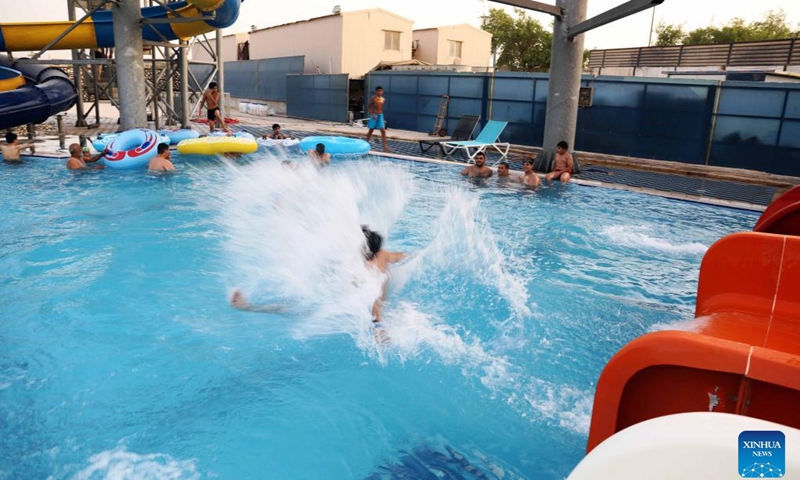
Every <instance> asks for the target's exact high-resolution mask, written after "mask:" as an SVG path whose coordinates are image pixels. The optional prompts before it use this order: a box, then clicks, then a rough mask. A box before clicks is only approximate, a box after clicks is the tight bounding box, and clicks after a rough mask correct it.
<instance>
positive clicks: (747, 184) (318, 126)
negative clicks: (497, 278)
mask: <svg viewBox="0 0 800 480" xmlns="http://www.w3.org/2000/svg"><path fill="white" fill-rule="evenodd" d="M112 112H113V116H111V115H109V116H103V117H101V118H102V120H101V124H100V126H99V127H97V128H94V129H87V128H78V127H73V126H72V125H74V124H75V120H76V116H75V115H74V113H68V114H67V115H65V117H64V125H65V126H66V132H67V144H69V143H71V142H73V141H76V137H78V136H79V135H84V136H87V137H94V136H96V135H97V134H98V133H104V132H113V131H116V130H117V128H118V125H117V122H116V110H114V109H113V108H111V107H108V113H109V114H111V113H112ZM102 113H105V112H102ZM232 116H233V118H234V119H236V120H238V121H239V123H237V124H234V125H232V127H233V128H234V130H244V131H248V132H250V133H253V134H254V135H263V134H266V133H269V132H271V128H270V127H271V125H272V124H273V123H279V124H280V125H281V126H282V129H283V130H284V131H285V132H286V133H291V134H292V135H295V136H298V137H304V136H308V135H342V136H348V137H360V138H363V137H364V136H365V135H366V133H367V129H366V128H364V127H360V126H353V125H349V124H344V123H336V122H328V121H318V120H307V119H296V118H289V117H282V116H273V117H258V116H254V115H249V114H246V113H241V112H235V113H234V114H233V115H232ZM192 126H193V128H195V129H196V130H198V131H200V132H201V133H207V132H208V127H207V126H206V125H205V124H203V123H192ZM375 133H376V135H373V140H372V146H373V151H372V153H373V154H375V155H379V156H381V155H388V156H392V157H397V158H404V159H409V160H424V161H433V162H443V163H447V164H461V165H463V164H464V161H463V160H462V159H460V158H447V157H445V156H443V155H442V154H441V152H440V151H439V149H438V148H436V147H434V148H431V149H430V150H429V151H428V152H422V151H421V149H420V146H419V141H420V140H428V141H430V140H438V139H439V138H438V137H432V136H429V135H428V134H426V133H421V132H413V131H408V130H398V129H389V130H387V139H388V143H389V148H390V149H391V150H392V153H391V154H384V153H383V152H382V151H381V145H380V132H375ZM20 137H21V138H22V137H23V136H22V135H21V136H20ZM44 138H45V139H47V140H48V141H46V142H44V143H43V145H42V148H39V149H37V154H39V153H42V154H53V155H59V156H64V155H65V154H64V152H63V151H57V145H58V144H57V142H55V140H57V138H56V137H55V136H52V135H50V136H46V137H44ZM539 152H541V148H536V147H529V146H522V145H512V148H511V152H510V153H509V155H508V162H509V164H510V166H511V169H512V170H521V163H522V160H523V159H524V158H528V157H535V156H536V155H537V154H538V153H539ZM575 155H576V158H577V159H578V160H579V162H580V168H581V173H579V174H577V175H575V176H574V177H573V182H574V183H576V184H581V185H589V186H598V187H606V188H619V189H625V190H631V191H637V192H642V193H647V194H653V195H659V196H664V197H669V198H675V199H679V200H687V201H694V202H702V203H709V204H714V205H720V206H728V207H733V208H741V209H747V210H756V211H763V210H764V209H765V208H766V207H767V205H769V203H770V202H771V201H772V200H773V199H774V198H775V197H776V196H778V195H780V194H781V193H783V192H784V191H786V190H787V189H789V188H791V187H793V186H795V185H798V184H800V177H790V176H782V175H773V174H769V173H764V172H756V171H750V170H743V169H733V168H722V167H709V166H705V165H693V164H684V163H680V162H668V161H660V160H650V159H642V158H633V157H622V156H616V155H606V154H599V153H592V152H580V151H578V152H575ZM497 159H498V155H497V154H490V155H489V159H488V164H489V165H491V164H493V163H494V162H495V161H496V160H497Z"/></svg>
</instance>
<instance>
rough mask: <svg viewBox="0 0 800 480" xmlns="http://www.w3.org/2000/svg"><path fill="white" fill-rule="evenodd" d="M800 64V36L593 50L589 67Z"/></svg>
mask: <svg viewBox="0 0 800 480" xmlns="http://www.w3.org/2000/svg"><path fill="white" fill-rule="evenodd" d="M774 65H783V66H789V65H800V38H787V39H784V40H768V41H759V42H740V43H718V44H714V45H676V46H672V47H640V48H616V49H611V50H592V51H591V52H590V56H589V68H607V67H635V68H636V67H710V66H726V67H727V66H732V67H757V66H774Z"/></svg>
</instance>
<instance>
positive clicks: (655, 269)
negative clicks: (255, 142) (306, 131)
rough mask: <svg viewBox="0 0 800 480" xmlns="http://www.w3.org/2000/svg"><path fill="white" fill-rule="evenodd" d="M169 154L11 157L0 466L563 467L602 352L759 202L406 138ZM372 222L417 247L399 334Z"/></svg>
mask: <svg viewBox="0 0 800 480" xmlns="http://www.w3.org/2000/svg"><path fill="white" fill-rule="evenodd" d="M173 158H174V160H175V162H176V165H177V166H178V168H179V169H180V170H181V171H180V172H179V173H178V174H175V175H150V174H145V173H143V172H122V171H111V170H104V171H94V172H77V173H75V172H68V171H66V169H65V168H64V165H63V161H55V160H48V159H43V158H33V159H30V158H29V160H28V161H27V162H26V163H25V165H22V166H11V165H0V202H2V204H3V206H4V208H3V213H2V214H0V226H1V227H2V228H0V272H2V280H1V281H0V298H1V299H2V320H1V321H2V324H1V325H2V326H1V327H0V479H16V478H68V479H99V478H158V479H162V478H163V479H167V478H169V479H176V478H181V479H200V478H223V479H260V478H270V479H321V478H326V479H350V478H356V479H384V478H397V479H421V478H463V479H478V478H480V479H485V478H498V479H499V478H502V479H516V478H529V479H545V480H547V479H563V478H564V477H565V476H566V475H568V474H569V472H570V471H571V469H572V468H573V467H574V466H575V464H577V462H578V461H579V460H580V459H581V458H582V456H583V453H584V449H585V444H586V438H587V433H588V427H589V420H590V415H591V406H592V398H593V393H594V386H595V381H596V379H597V377H598V375H599V374H600V371H601V370H602V368H603V365H604V364H605V362H606V361H607V360H608V359H609V358H610V357H611V356H612V355H613V354H614V353H615V352H616V351H617V350H618V349H619V348H621V347H622V346H623V345H624V344H625V343H626V342H628V341H629V340H631V339H633V338H635V337H637V336H638V335H641V334H643V333H645V332H647V331H650V330H653V329H658V328H678V327H680V326H681V325H682V324H681V323H680V322H681V321H683V320H686V319H690V318H692V317H693V309H694V301H695V291H696V287H697V274H698V268H699V265H700V261H701V259H702V256H703V254H704V252H705V250H706V249H707V248H708V247H709V246H710V245H711V244H712V243H713V242H714V241H716V240H717V239H718V238H720V237H721V236H723V235H726V234H728V233H731V232H735V231H741V230H749V229H751V228H752V226H753V224H754V223H755V221H756V219H757V214H755V213H752V212H745V211H739V210H731V209H724V208H718V207H711V206H706V205H700V204H694V203H688V202H679V201H674V200H669V199H664V198H660V197H655V196H647V195H643V194H637V193H631V192H626V191H620V190H612V189H602V188H592V187H582V186H578V185H574V184H571V185H566V186H564V185H560V184H554V185H552V186H547V187H545V188H542V189H540V190H538V191H530V190H524V189H521V188H519V187H517V186H514V185H508V184H498V183H497V181H496V180H490V181H488V182H484V183H482V184H481V183H473V182H470V181H468V180H464V179H462V178H460V176H459V175H458V171H459V167H449V166H441V165H433V164H426V163H414V162H407V161H390V160H385V159H366V160H351V161H335V162H334V164H333V165H332V166H331V167H329V168H327V169H324V170H322V171H317V170H316V169H314V168H310V167H307V166H306V165H305V164H302V163H296V165H295V166H293V167H292V168H289V167H287V166H283V165H281V164H280V162H279V160H280V159H279V158H275V157H271V156H256V157H254V158H250V159H245V160H239V161H238V162H237V164H231V163H226V162H223V161H221V160H206V161H198V160H196V159H194V160H193V159H181V158H180V156H179V155H173ZM297 165H299V166H297ZM361 224H368V225H369V226H370V227H372V228H374V229H376V230H378V231H379V232H381V233H382V234H383V235H384V236H385V238H386V241H385V247H386V248H388V249H389V250H398V251H405V252H408V253H409V254H410V258H409V259H407V260H406V261H404V262H402V263H400V264H398V265H397V266H396V267H395V268H394V269H393V270H392V275H391V281H390V283H389V293H388V299H387V302H386V304H385V305H384V309H383V313H384V323H385V325H386V330H385V333H386V337H387V338H386V339H385V341H383V342H377V341H376V339H375V337H374V336H373V332H372V329H371V321H370V320H371V319H370V313H369V307H370V305H371V300H372V299H373V298H375V296H376V295H377V294H379V292H380V289H381V284H382V281H383V278H381V277H380V276H378V275H376V274H375V273H374V272H372V271H370V270H368V269H367V268H365V266H364V264H363V261H362V259H361V243H360V242H361V241H362V238H363V237H362V236H361V230H360V225H361ZM237 288H238V289H240V290H241V291H242V292H243V293H244V294H245V295H247V297H248V298H249V300H250V301H251V302H253V303H257V304H264V303H268V304H278V305H280V306H281V307H282V309H283V312H282V313H280V314H268V313H253V312H243V311H239V310H236V309H234V308H232V307H231V306H230V305H229V303H228V296H229V295H230V293H231V292H232V291H233V290H234V289H237Z"/></svg>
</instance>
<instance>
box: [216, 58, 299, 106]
mask: <svg viewBox="0 0 800 480" xmlns="http://www.w3.org/2000/svg"><path fill="white" fill-rule="evenodd" d="M304 62H305V57H303V56H297V57H280V58H263V59H260V60H241V61H236V62H225V90H226V91H227V92H228V93H230V94H231V96H233V97H238V98H251V99H254V100H272V101H275V102H286V75H290V74H300V73H303V63H304Z"/></svg>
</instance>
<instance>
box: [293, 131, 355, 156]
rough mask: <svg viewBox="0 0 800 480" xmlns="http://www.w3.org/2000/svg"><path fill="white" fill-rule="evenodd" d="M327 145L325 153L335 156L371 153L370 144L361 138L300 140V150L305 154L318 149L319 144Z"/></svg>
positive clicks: (324, 137)
mask: <svg viewBox="0 0 800 480" xmlns="http://www.w3.org/2000/svg"><path fill="white" fill-rule="evenodd" d="M318 143H321V144H323V145H325V153H330V154H331V156H333V155H340V154H343V155H366V154H367V153H369V150H370V146H369V142H367V141H366V140H362V139H360V138H348V137H326V136H315V137H306V138H304V139H302V140H300V148H301V149H302V150H303V151H304V152H305V151H308V150H313V149H315V148H317V144H318Z"/></svg>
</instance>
